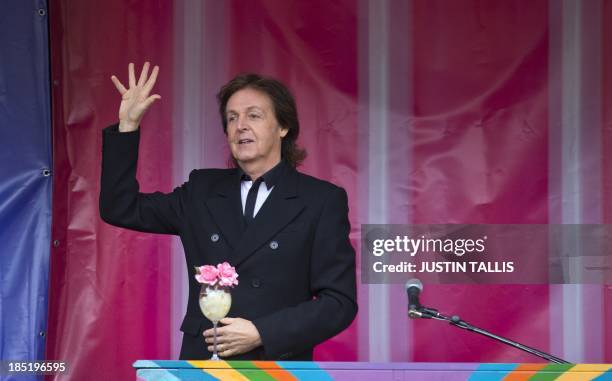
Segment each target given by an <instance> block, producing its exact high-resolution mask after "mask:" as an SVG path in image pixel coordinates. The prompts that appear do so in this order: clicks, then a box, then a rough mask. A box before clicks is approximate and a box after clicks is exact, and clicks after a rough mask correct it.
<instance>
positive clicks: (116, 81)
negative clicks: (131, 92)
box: [111, 75, 127, 95]
mask: <svg viewBox="0 0 612 381" xmlns="http://www.w3.org/2000/svg"><path fill="white" fill-rule="evenodd" d="M111 81H113V84H115V87H116V88H117V91H119V94H121V95H123V94H125V93H126V92H127V89H126V88H125V86H123V84H122V83H121V81H119V79H118V78H117V77H115V76H114V75H112V76H111Z"/></svg>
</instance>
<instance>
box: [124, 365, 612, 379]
mask: <svg viewBox="0 0 612 381" xmlns="http://www.w3.org/2000/svg"><path fill="white" fill-rule="evenodd" d="M134 368H136V377H137V380H143V381H144V380H147V381H151V380H156V381H161V380H172V381H176V380H198V381H199V380H232V381H233V380H241V381H242V380H257V381H273V380H282V381H285V380H308V381H310V380H313V381H314V380H316V381H325V380H340V381H344V380H346V381H370V380H375V381H408V380H410V381H412V380H415V381H421V380H445V381H466V380H469V381H496V380H500V381H501V380H504V381H523V380H525V381H526V380H530V381H548V380H559V381H573V380H576V381H578V380H596V381H612V364H567V365H566V364H499V363H497V364H478V363H368V362H310V361H167V360H138V361H136V362H135V363H134Z"/></svg>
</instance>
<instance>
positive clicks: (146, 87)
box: [111, 62, 161, 132]
mask: <svg viewBox="0 0 612 381" xmlns="http://www.w3.org/2000/svg"><path fill="white" fill-rule="evenodd" d="M149 66H150V65H149V62H145V64H144V66H143V68H142V73H140V78H138V83H137V82H136V76H135V74H134V64H133V63H130V64H129V65H128V72H129V81H130V82H129V86H130V88H129V89H126V88H125V86H123V84H122V83H121V82H120V81H119V79H117V77H115V76H114V75H113V76H111V81H113V83H114V84H115V87H116V88H117V90H118V91H119V94H121V105H120V106H119V131H121V132H129V131H135V130H137V129H138V126H139V125H140V121H141V120H142V117H143V116H144V114H145V112H146V111H147V110H148V109H149V107H150V106H151V105H152V104H153V102H155V101H156V100H158V99H161V96H160V95H159V94H153V95H149V94H150V93H151V89H153V86H154V85H155V81H156V80H157V73H158V72H159V66H155V67H154V68H153V71H152V72H151V76H150V77H148V78H147V76H148V74H149Z"/></svg>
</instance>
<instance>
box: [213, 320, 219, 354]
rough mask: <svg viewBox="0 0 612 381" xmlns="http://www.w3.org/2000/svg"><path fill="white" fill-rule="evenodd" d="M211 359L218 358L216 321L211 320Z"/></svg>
mask: <svg viewBox="0 0 612 381" xmlns="http://www.w3.org/2000/svg"><path fill="white" fill-rule="evenodd" d="M213 359H214V360H218V359H219V356H217V322H216V321H213Z"/></svg>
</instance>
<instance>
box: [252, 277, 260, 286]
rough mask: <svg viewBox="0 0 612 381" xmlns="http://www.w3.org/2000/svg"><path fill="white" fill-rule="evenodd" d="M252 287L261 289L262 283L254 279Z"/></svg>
mask: <svg viewBox="0 0 612 381" xmlns="http://www.w3.org/2000/svg"><path fill="white" fill-rule="evenodd" d="M251 286H253V287H254V288H259V286H261V281H260V280H259V279H253V280H252V281H251Z"/></svg>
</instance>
